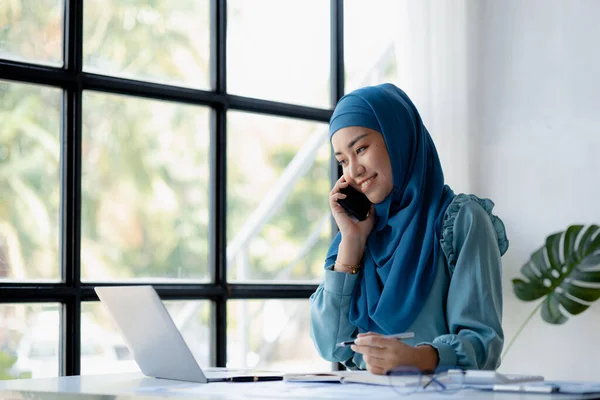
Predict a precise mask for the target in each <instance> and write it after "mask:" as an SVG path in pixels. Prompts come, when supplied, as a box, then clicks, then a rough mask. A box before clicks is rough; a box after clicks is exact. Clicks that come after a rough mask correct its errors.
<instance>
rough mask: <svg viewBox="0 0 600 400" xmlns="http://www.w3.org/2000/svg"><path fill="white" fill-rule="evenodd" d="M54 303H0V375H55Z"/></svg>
mask: <svg viewBox="0 0 600 400" xmlns="http://www.w3.org/2000/svg"><path fill="white" fill-rule="evenodd" d="M59 315H60V311H59V306H58V305H57V304H43V305H42V304H2V305H0V379H16V378H43V377H51V376H58V375H59V374H58V357H59V332H60V318H59Z"/></svg>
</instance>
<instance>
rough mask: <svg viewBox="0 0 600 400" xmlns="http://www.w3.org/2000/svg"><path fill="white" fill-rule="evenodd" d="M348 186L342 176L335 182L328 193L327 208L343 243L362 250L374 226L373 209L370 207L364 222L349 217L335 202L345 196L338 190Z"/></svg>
mask: <svg viewBox="0 0 600 400" xmlns="http://www.w3.org/2000/svg"><path fill="white" fill-rule="evenodd" d="M348 185H349V184H348V182H346V180H345V179H344V177H343V176H342V177H341V178H340V179H338V180H337V182H336V183H335V185H334V186H333V189H331V192H330V193H329V206H330V207H331V213H332V215H333V218H334V219H335V222H336V223H337V226H338V228H339V229H340V233H341V234H342V239H343V240H344V241H352V242H355V243H357V244H358V245H362V247H363V248H364V246H365V244H366V243H367V237H368V236H369V233H371V230H372V229H373V226H374V225H375V208H374V207H373V206H372V205H371V211H369V216H368V217H367V219H365V220H364V221H357V220H356V219H354V218H353V217H351V216H349V215H348V213H347V212H346V210H344V208H343V207H342V206H341V205H340V204H339V203H338V202H337V201H338V199H344V198H346V195H345V194H343V193H341V192H340V189H342V188H345V187H348Z"/></svg>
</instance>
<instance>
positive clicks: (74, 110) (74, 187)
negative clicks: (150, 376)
mask: <svg viewBox="0 0 600 400" xmlns="http://www.w3.org/2000/svg"><path fill="white" fill-rule="evenodd" d="M342 4H343V2H342V0H331V1H330V2H322V1H319V0H314V1H306V2H304V1H303V2H297V3H294V4H287V3H286V5H285V7H284V6H283V5H282V4H281V2H279V1H277V0H261V1H260V2H257V4H256V5H253V6H252V7H248V6H247V5H246V3H245V2H243V1H237V0H230V1H226V0H182V1H177V2H172V1H168V0H156V1H148V0H133V1H129V0H128V1H125V0H86V1H82V0H39V1H38V0H35V1H34V0H23V1H16V2H15V1H8V2H7V1H4V2H1V4H0V22H1V24H0V26H2V28H1V29H0V119H1V120H2V130H0V187H1V188H2V196H1V197H0V303H1V304H0V378H1V379H11V378H15V377H49V376H56V375H76V374H93V373H103V372H110V371H117V370H118V371H135V370H138V368H137V365H136V364H135V362H134V361H133V359H132V356H131V353H130V352H129V350H128V349H127V346H126V345H125V343H124V342H123V340H122V338H121V337H120V335H119V334H118V331H117V330H116V327H115V326H114V324H112V321H111V320H110V318H109V316H108V315H107V314H106V312H105V310H104V308H103V307H102V305H101V304H100V303H99V302H98V299H97V297H96V295H95V292H94V290H93V289H94V287H95V286H97V285H99V284H100V285H106V284H110V285H112V284H119V283H127V284H130V285H138V284H152V285H153V286H154V287H155V288H156V290H157V292H158V293H159V295H160V296H161V298H162V299H163V301H164V302H165V305H166V306H167V308H168V310H169V312H170V314H171V316H172V317H173V319H174V320H175V323H176V324H177V326H178V327H179V329H180V330H181V332H182V334H183V336H184V339H185V340H186V342H187V343H188V345H189V346H190V348H191V349H192V352H193V353H194V354H195V355H196V358H197V359H198V361H199V362H200V363H201V364H202V365H203V366H220V367H223V366H230V367H260V368H275V369H286V370H302V369H307V368H312V367H313V366H314V365H315V363H317V365H322V366H323V368H326V367H327V365H328V364H329V363H327V362H325V361H323V360H322V359H320V357H319V356H318V354H317V353H316V350H315V349H314V346H312V343H311V342H310V338H309V335H308V297H309V296H310V294H312V293H313V292H314V290H315V289H316V286H317V284H318V281H319V280H320V279H321V277H322V269H323V258H324V254H325V251H326V249H327V247H328V245H329V241H330V240H331V235H332V232H333V229H334V227H333V226H332V222H331V217H330V215H329V210H328V202H327V193H328V192H329V190H330V188H331V185H332V183H333V181H334V179H335V178H336V176H337V174H338V171H337V167H335V163H334V162H333V161H334V160H332V156H331V150H330V146H329V137H328V133H327V122H328V120H329V117H330V116H331V112H332V108H333V105H334V104H335V102H336V101H337V100H338V99H339V98H340V96H341V95H342V94H343V92H344V73H343V51H342V50H343V40H344V35H343V26H342V22H343V9H342ZM305 20H310V21H311V22H310V29H308V28H307V25H306V23H305V22H303V21H305ZM275 32H276V33H275ZM250 322H252V323H250ZM67 332H69V334H67ZM292 344H293V347H294V351H293V352H288V351H287V349H288V348H290V347H292Z"/></svg>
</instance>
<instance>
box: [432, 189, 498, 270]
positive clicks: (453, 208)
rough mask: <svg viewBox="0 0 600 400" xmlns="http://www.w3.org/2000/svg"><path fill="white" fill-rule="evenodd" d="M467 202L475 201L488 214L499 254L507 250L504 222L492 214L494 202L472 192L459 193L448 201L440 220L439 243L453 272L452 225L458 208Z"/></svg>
mask: <svg viewBox="0 0 600 400" xmlns="http://www.w3.org/2000/svg"><path fill="white" fill-rule="evenodd" d="M469 202H476V203H477V204H479V205H480V206H481V207H482V208H483V209H484V210H485V212H486V213H487V214H488V215H489V217H490V220H491V221H492V225H493V226H494V231H495V232H496V240H497V242H498V249H499V250H500V255H501V256H502V255H504V253H506V250H508V238H507V237H506V228H505V227H504V222H502V220H501V219H500V218H499V217H497V216H495V215H494V214H492V210H493V208H494V202H493V201H492V200H490V199H481V198H479V197H477V196H475V195H474V194H464V193H461V194H459V195H457V196H456V197H455V198H454V200H452V203H450V205H449V206H448V208H447V210H446V213H445V215H444V219H443V221H442V234H441V239H440V245H441V247H442V251H443V252H444V255H445V256H446V260H447V261H448V266H449V268H450V272H451V273H452V272H454V268H455V266H456V259H457V254H456V251H455V248H456V243H455V242H454V225H455V222H456V216H457V215H458V212H459V211H460V209H461V208H462V207H463V206H464V205H465V204H467V203H469Z"/></svg>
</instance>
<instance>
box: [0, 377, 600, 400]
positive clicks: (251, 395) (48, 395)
mask: <svg viewBox="0 0 600 400" xmlns="http://www.w3.org/2000/svg"><path fill="white" fill-rule="evenodd" d="M32 392H35V393H32ZM402 397H405V396H401V395H399V394H398V393H396V392H394V390H393V389H392V388H390V387H385V386H371V385H361V384H338V383H321V384H306V383H292V382H283V381H275V382H256V383H208V384H197V383H188V382H178V381H170V380H163V379H154V378H148V377H145V376H143V375H142V374H141V373H128V374H108V375H89V376H69V377H61V378H44V379H22V380H10V381H0V399H2V400H21V399H29V400H30V399H38V400H55V399H64V400H70V399H85V400H117V399H118V400H125V399H127V400H134V399H135V400H140V399H157V398H194V399H203V400H213V399H214V400H217V399H218V400H221V399H254V400H258V399H359V400H365V399H395V400H397V399H398V398H402ZM408 398H411V399H413V398H415V399H449V398H455V399H494V400H504V399H507V400H526V399H532V400H546V399H585V398H586V397H583V396H581V395H576V396H569V395H560V394H553V395H540V394H518V393H494V392H481V391H474V390H462V391H459V392H454V393H436V392H430V391H427V392H420V393H415V394H413V395H411V396H409V397H408ZM587 398H597V396H589V397H587Z"/></svg>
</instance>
